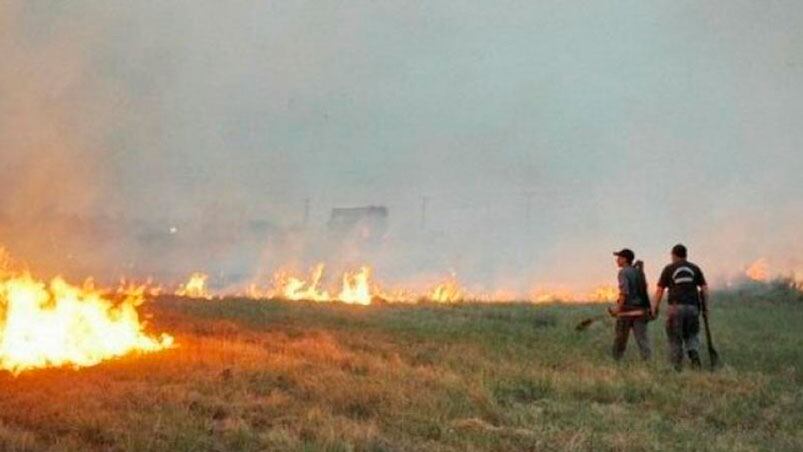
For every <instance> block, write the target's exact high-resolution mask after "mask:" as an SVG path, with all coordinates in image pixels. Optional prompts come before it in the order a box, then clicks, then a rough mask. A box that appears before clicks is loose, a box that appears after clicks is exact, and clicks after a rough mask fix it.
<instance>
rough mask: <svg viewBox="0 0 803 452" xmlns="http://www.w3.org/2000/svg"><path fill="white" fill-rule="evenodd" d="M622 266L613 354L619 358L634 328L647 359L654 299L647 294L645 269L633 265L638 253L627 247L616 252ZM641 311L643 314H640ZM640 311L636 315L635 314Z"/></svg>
mask: <svg viewBox="0 0 803 452" xmlns="http://www.w3.org/2000/svg"><path fill="white" fill-rule="evenodd" d="M613 254H614V256H616V265H618V266H619V268H620V270H619V278H618V279H619V298H618V299H617V301H616V307H615V308H614V309H613V310H612V314H614V315H616V336H615V338H614V341H613V358H614V359H615V360H617V361H619V360H620V359H622V355H624V353H625V349H626V348H627V339H628V336H629V335H630V330H631V329H632V330H633V335H634V336H636V344H638V348H639V352H640V353H641V357H642V359H644V360H648V359H650V356H651V355H652V350H651V349H650V338H649V336H648V335H647V322H649V320H650V319H649V314H650V311H649V307H650V300H649V296H648V295H647V288H646V287H647V282H646V280H645V278H644V273H643V272H642V271H641V270H639V269H637V268H636V267H634V266H633V260H635V258H636V255H635V253H633V251H631V250H629V249H627V248H625V249H623V250H621V251H617V252H615V253H613ZM638 311H640V312H641V313H642V314H638ZM631 314H636V315H631Z"/></svg>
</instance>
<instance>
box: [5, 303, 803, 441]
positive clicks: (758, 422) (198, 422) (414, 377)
mask: <svg viewBox="0 0 803 452" xmlns="http://www.w3.org/2000/svg"><path fill="white" fill-rule="evenodd" d="M721 298H722V296H720V297H719V298H717V299H715V300H714V302H715V303H719V302H721V303H719V305H718V306H715V308H714V311H713V315H714V327H715V328H716V329H715V334H716V336H717V339H719V342H718V344H717V345H718V346H719V348H720V353H721V354H722V355H723V357H724V359H725V362H726V366H725V368H724V369H722V370H721V371H720V372H718V373H715V374H711V373H708V372H702V373H694V372H684V373H681V374H676V373H674V372H672V371H670V369H669V367H668V366H667V365H665V364H664V362H665V358H666V356H665V354H664V337H663V331H662V325H659V324H653V325H652V327H651V335H652V337H653V339H654V341H656V344H657V345H658V346H657V347H656V348H657V351H658V356H657V360H656V361H655V362H653V363H650V364H642V363H640V362H639V361H638V360H637V359H636V353H635V350H633V349H632V347H631V350H629V351H628V355H627V359H626V362H625V363H624V364H623V365H621V366H617V365H615V364H613V363H612V362H611V360H610V359H609V357H608V351H609V346H610V340H611V334H612V331H611V329H612V326H611V325H609V324H606V323H602V324H599V325H595V326H593V327H592V328H591V329H590V330H588V331H587V332H586V333H583V334H577V333H575V332H574V329H573V326H574V325H575V324H576V323H577V321H578V320H579V319H581V318H584V317H586V316H589V315H593V314H595V313H597V311H599V310H600V309H601V308H600V307H599V306H593V305H565V304H564V305H539V306H534V305H531V304H492V305H479V304H459V305H451V304H447V305H442V304H419V305H407V304H384V305H371V306H353V305H346V304H320V303H312V302H281V301H272V302H266V301H254V300H246V299H224V300H219V301H216V302H214V303H199V302H197V301H194V300H188V299H178V298H170V297H168V298H164V297H163V298H160V299H159V300H157V301H156V302H155V303H153V304H149V305H148V307H149V308H150V309H152V310H153V311H154V314H155V315H154V319H153V321H154V324H155V325H154V326H155V327H156V328H158V329H159V330H165V331H170V332H171V333H173V334H174V335H175V336H176V338H177V341H179V342H180V343H181V344H182V346H181V347H180V348H174V349H169V350H166V351H164V352H162V353H158V354H148V355H141V356H129V357H124V358H121V359H117V360H113V361H108V362H105V363H103V364H102V365H100V366H95V367H91V368H87V369H83V370H81V371H72V370H68V369H48V370H41V371H34V372H27V373H24V374H22V375H20V376H18V377H12V376H11V375H10V374H5V375H0V384H2V394H3V397H2V398H0V449H3V450H13V449H16V450H43V449H48V448H51V449H59V450H63V449H67V450H93V449H95V450H110V449H111V450H266V449H267V450H301V449H306V450H320V449H329V450H350V449H357V450H422V449H429V450H467V449H469V450H472V449H473V450H550V449H568V450H592V449H593V450H599V449H620V450H621V449H637V450H659V449H667V448H669V449H673V448H676V449H695V450H755V449H773V450H799V449H800V448H801V447H803V432H801V427H800V425H803V393H801V392H800V389H799V388H800V385H801V383H803V373H802V372H801V369H800V363H801V362H803V350H801V347H800V343H801V340H803V336H801V334H803V333H801V330H800V325H801V324H803V317H802V316H801V315H802V314H801V310H800V309H799V305H798V304H797V303H796V302H794V303H793V302H788V301H784V300H780V299H778V300H775V301H774V302H772V303H769V302H767V301H755V302H751V303H743V302H741V301H738V300H737V299H734V301H733V302H730V303H728V302H726V301H723V300H722V299H721Z"/></svg>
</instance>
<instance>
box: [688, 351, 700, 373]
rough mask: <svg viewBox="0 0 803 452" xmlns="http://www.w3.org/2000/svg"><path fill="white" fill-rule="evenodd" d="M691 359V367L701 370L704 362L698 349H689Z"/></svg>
mask: <svg viewBox="0 0 803 452" xmlns="http://www.w3.org/2000/svg"><path fill="white" fill-rule="evenodd" d="M689 359H690V360H691V367H692V369H694V370H700V369H702V367H703V363H702V362H700V354H699V353H697V351H696V350H689Z"/></svg>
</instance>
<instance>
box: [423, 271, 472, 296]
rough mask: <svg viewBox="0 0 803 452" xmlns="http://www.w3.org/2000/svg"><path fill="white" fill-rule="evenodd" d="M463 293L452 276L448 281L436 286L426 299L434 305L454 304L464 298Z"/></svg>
mask: <svg viewBox="0 0 803 452" xmlns="http://www.w3.org/2000/svg"><path fill="white" fill-rule="evenodd" d="M465 296H466V294H465V291H463V289H462V288H461V287H460V283H459V282H458V281H457V278H456V277H455V276H454V275H453V276H452V277H451V278H449V279H448V280H446V281H444V282H442V283H440V284H438V285H436V286H435V287H434V288H432V290H431V291H430V292H429V294H428V295H427V297H426V298H427V299H428V300H430V301H434V302H436V303H456V302H459V301H462V300H463V299H464V298H465Z"/></svg>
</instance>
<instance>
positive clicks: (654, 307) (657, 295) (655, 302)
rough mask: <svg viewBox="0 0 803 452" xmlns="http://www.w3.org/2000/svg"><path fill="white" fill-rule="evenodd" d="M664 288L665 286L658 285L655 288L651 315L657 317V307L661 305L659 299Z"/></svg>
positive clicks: (662, 294)
mask: <svg viewBox="0 0 803 452" xmlns="http://www.w3.org/2000/svg"><path fill="white" fill-rule="evenodd" d="M664 290H665V288H664V287H662V286H658V288H657V289H655V299H654V300H653V304H652V316H653V317H658V309H659V308H660V307H661V300H663V298H664Z"/></svg>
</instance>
